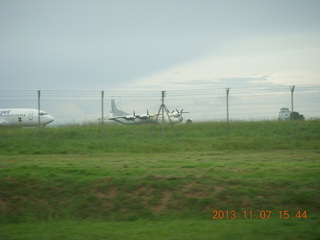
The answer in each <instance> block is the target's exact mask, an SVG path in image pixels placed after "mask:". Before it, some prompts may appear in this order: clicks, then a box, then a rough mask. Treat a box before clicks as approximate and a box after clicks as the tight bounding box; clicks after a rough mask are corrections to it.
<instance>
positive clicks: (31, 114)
mask: <svg viewBox="0 0 320 240" xmlns="http://www.w3.org/2000/svg"><path fill="white" fill-rule="evenodd" d="M29 120H33V111H31V112H30V113H29Z"/></svg>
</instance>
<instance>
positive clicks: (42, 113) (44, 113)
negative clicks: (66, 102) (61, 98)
mask: <svg viewBox="0 0 320 240" xmlns="http://www.w3.org/2000/svg"><path fill="white" fill-rule="evenodd" d="M44 115H48V114H47V113H46V112H40V116H44Z"/></svg>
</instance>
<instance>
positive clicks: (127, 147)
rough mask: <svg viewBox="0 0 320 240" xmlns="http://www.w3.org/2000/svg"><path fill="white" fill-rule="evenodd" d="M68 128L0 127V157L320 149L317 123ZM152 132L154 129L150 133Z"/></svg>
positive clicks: (91, 126)
mask: <svg viewBox="0 0 320 240" xmlns="http://www.w3.org/2000/svg"><path fill="white" fill-rule="evenodd" d="M164 129H165V131H164V139H163V138H162V128H161V125H156V126H155V127H154V129H153V126H152V125H130V126H126V125H106V126H104V127H103V128H102V127H101V125H90V124H87V125H70V126H62V127H56V128H41V129H40V131H38V129H36V128H33V129H16V128H1V129H0V135H1V142H0V154H67V153H83V154H86V153H103V152H138V153H152V152H176V151H206V150H218V151H226V150H237V149H239V150H245V149H246V150H272V149H284V150H285V149H297V148H298V149H319V148H320V146H319V142H320V134H319V133H320V121H319V120H313V121H300V122H298V121H297V122H296V123H295V132H294V133H295V134H294V136H292V128H291V123H290V122H278V121H264V122H231V123H230V134H229V136H228V137H227V135H226V123H223V122H208V123H195V124H181V125H175V130H176V132H177V135H178V137H175V134H174V131H173V129H172V127H171V126H170V125H166V126H165V128H164ZM152 130H153V131H152Z"/></svg>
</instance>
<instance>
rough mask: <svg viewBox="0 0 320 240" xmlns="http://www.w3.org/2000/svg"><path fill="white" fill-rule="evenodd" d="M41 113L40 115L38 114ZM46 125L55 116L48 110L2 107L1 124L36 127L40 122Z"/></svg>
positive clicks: (0, 111) (0, 113) (0, 112)
mask: <svg viewBox="0 0 320 240" xmlns="http://www.w3.org/2000/svg"><path fill="white" fill-rule="evenodd" d="M38 114H39V115H38ZM38 116H40V125H42V126H45V125H47V124H49V123H51V122H52V121H53V120H54V118H53V117H52V116H50V115H48V114H47V113H46V112H44V111H42V110H40V112H39V111H38V109H33V108H5V109H0V126H17V127H35V126H38V124H39V122H38V121H39V118H38Z"/></svg>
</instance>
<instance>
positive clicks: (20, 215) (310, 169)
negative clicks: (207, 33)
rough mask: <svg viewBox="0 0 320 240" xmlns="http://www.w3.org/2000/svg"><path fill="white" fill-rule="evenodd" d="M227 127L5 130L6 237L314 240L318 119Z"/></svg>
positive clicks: (0, 173) (0, 159) (318, 200)
mask: <svg viewBox="0 0 320 240" xmlns="http://www.w3.org/2000/svg"><path fill="white" fill-rule="evenodd" d="M220 124H221V123H206V124H192V125H181V126H176V130H177V132H178V134H179V135H180V136H179V140H177V141H176V140H174V137H173V135H172V132H171V129H170V128H169V126H166V129H168V130H167V132H166V136H167V140H166V141H165V142H162V139H161V132H160V129H161V128H160V129H158V128H157V129H156V130H155V132H154V137H153V138H151V139H150V138H149V136H150V132H151V128H152V126H130V127H129V126H111V127H107V128H106V129H105V132H104V134H102V132H101V128H100V127H98V126H73V127H63V128H52V129H51V128H48V129H41V132H40V137H39V136H38V131H37V129H3V130H4V131H1V134H2V136H1V138H2V139H6V140H5V141H2V142H1V152H2V154H1V156H0V163H1V168H0V182H1V190H0V191H1V202H0V209H1V218H0V220H1V223H2V225H1V226H0V228H1V231H0V232H1V234H0V238H1V239H124V238H126V239H151V238H152V239H214V238H223V239H228V238H230V239H233V238H237V239H257V238H260V239H268V238H271V236H272V239H301V238H303V239H317V237H318V236H319V234H320V231H319V230H318V228H317V227H318V225H319V220H320V217H319V213H320V191H319V190H320V189H319V182H320V174H319V166H320V164H319V159H320V151H319V127H320V126H319V122H317V121H313V122H301V123H297V124H296V132H295V137H294V138H293V137H292V136H291V128H290V126H288V123H279V124H280V126H277V125H276V123H272V122H265V123H240V122H239V123H232V125H231V129H230V130H231V132H230V137H229V138H226V137H225V128H223V127H224V125H220ZM271 126H272V127H271ZM270 127H271V128H270ZM1 130H2V129H1ZM245 134H246V135H245ZM10 149H11V150H10ZM213 210H218V211H235V212H236V213H237V218H235V219H230V218H229V219H226V217H225V218H224V219H215V220H213V219H212V217H213V213H212V211H213ZM243 211H247V217H246V219H244V214H243ZM249 211H252V216H251V215H250V214H249ZM261 211H272V215H271V216H270V218H269V219H267V218H265V219H261V218H260V213H261ZM279 211H289V214H290V217H289V218H288V219H284V218H283V216H282V218H280V214H279ZM298 211H307V218H306V219H305V218H304V217H301V218H297V217H296V213H297V212H298ZM57 228H59V229H60V230H59V231H57Z"/></svg>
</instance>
